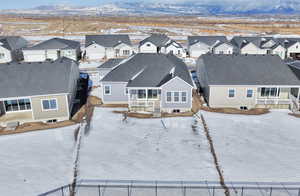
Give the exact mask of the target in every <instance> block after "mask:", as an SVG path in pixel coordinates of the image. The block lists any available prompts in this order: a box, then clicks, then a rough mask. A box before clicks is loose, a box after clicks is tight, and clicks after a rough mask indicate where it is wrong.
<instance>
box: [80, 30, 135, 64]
mask: <svg viewBox="0 0 300 196" xmlns="http://www.w3.org/2000/svg"><path fill="white" fill-rule="evenodd" d="M132 54H134V49H133V47H132V44H131V41H130V39H129V36H128V35H118V34H114V35H86V37H85V52H84V58H85V59H87V60H102V59H110V58H123V57H129V56H131V55H132Z"/></svg>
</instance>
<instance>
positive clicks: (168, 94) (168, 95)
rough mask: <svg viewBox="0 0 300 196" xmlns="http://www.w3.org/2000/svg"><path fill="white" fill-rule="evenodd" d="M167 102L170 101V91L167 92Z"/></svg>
mask: <svg viewBox="0 0 300 196" xmlns="http://www.w3.org/2000/svg"><path fill="white" fill-rule="evenodd" d="M167 102H169V103H170V102H172V93H171V92H167Z"/></svg>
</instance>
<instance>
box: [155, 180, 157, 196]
mask: <svg viewBox="0 0 300 196" xmlns="http://www.w3.org/2000/svg"><path fill="white" fill-rule="evenodd" d="M155 196H157V181H155Z"/></svg>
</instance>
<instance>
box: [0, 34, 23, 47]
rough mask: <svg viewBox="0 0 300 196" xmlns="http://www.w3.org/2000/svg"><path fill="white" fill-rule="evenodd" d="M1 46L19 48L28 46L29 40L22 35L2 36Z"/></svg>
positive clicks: (0, 38) (0, 37)
mask: <svg viewBox="0 0 300 196" xmlns="http://www.w3.org/2000/svg"><path fill="white" fill-rule="evenodd" d="M0 46H2V47H4V48H6V49H8V50H17V49H21V48H24V47H26V46H27V41H26V40H25V39H24V38H23V37H20V36H0Z"/></svg>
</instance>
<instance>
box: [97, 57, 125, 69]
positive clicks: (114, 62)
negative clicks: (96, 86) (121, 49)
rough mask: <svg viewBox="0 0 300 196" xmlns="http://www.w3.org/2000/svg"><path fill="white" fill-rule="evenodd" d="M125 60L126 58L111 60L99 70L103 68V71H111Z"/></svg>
mask: <svg viewBox="0 0 300 196" xmlns="http://www.w3.org/2000/svg"><path fill="white" fill-rule="evenodd" d="M123 60H124V58H114V59H109V60H107V61H105V62H104V63H103V64H101V65H100V66H99V67H98V68H103V69H106V68H107V69H111V68H114V67H115V66H117V65H118V64H119V63H121V62H122V61H123Z"/></svg>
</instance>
